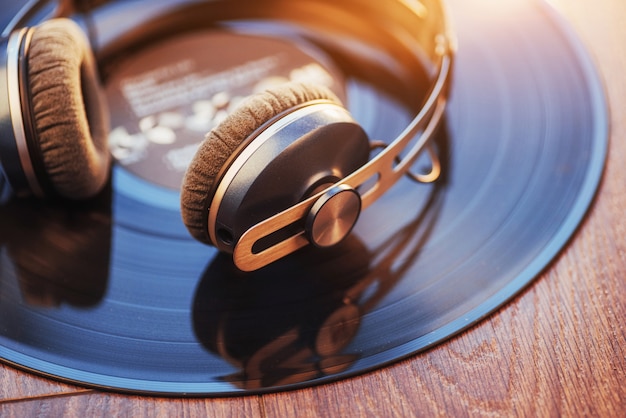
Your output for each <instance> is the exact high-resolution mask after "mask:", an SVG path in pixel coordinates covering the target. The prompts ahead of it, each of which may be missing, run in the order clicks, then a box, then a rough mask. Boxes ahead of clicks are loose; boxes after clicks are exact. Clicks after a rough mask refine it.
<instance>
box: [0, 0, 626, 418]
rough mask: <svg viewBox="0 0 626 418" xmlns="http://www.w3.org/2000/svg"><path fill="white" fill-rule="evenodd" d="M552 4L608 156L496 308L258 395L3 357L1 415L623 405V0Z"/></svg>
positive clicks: (394, 412)
mask: <svg viewBox="0 0 626 418" xmlns="http://www.w3.org/2000/svg"><path fill="white" fill-rule="evenodd" d="M467 1H471V0H467ZM552 3H553V4H554V5H555V7H556V8H557V9H558V10H560V11H561V12H562V13H563V14H564V15H565V16H566V18H567V19H569V20H570V21H571V22H572V23H573V25H574V27H575V29H576V30H577V31H578V33H579V35H580V37H581V38H582V39H583V41H584V43H585V44H586V45H587V46H588V47H589V49H590V50H591V53H592V56H593V58H594V59H595V60H596V62H597V64H598V66H599V68H600V71H601V73H602V77H603V79H604V81H605V83H606V86H607V95H608V98H609V102H610V108H611V144H610V152H609V156H608V165H607V168H606V172H605V178H604V181H603V183H602V185H601V188H600V191H599V194H598V197H597V199H596V202H595V204H594V205H593V207H592V208H591V210H590V212H589V215H588V216H587V218H586V220H585V221H584V222H583V225H582V226H581V228H580V229H579V231H578V233H577V234H576V236H575V237H574V238H573V239H572V241H571V242H570V244H569V245H568V246H567V247H566V248H565V249H564V251H563V252H562V253H561V254H560V256H559V257H558V258H557V259H556V260H555V261H554V262H553V263H552V264H551V266H550V267H549V268H548V269H547V270H546V271H545V272H544V273H543V274H542V275H541V276H540V277H539V278H538V279H537V280H536V281H535V282H534V283H533V284H532V285H531V286H530V287H529V288H527V289H526V290H525V291H524V292H523V293H522V294H521V295H519V296H518V297H517V298H515V299H514V300H513V301H511V302H510V303H508V304H507V305H506V306H505V307H503V308H502V309H500V310H499V311H498V312H496V313H495V314H493V315H491V316H490V317H488V318H487V319H486V320H484V321H482V322H480V323H479V324H478V325H476V326H475V327H473V328H471V329H470V330H468V331H466V332H464V333H462V334H461V335H459V336H457V337H455V338H453V339H452V340H450V341H448V342H447V343H444V344H442V345H440V346H438V347H436V348H434V349H432V350H430V351H428V352H426V353H423V354H420V355H416V356H413V357H411V358H409V359H407V360H404V361H401V362H399V363H396V364H394V365H392V366H390V367H386V368H383V369H381V370H378V371H375V372H372V373H369V374H366V375H363V376H359V377H355V378H351V379H348V380H343V381H340V382H337V383H332V384H326V385H323V386H318V387H313V388H309V389H303V390H297V391H291V392H284V393H277V394H270V395H262V396H246V397H238V398H218V399H175V398H150V397H138V396H124V395H118V394H111V393H106V392H100V391H94V390H86V389H83V388H80V387H75V386H70V385H65V384H60V383H57V382H55V381H53V380H48V379H45V378H40V377H36V376H34V375H31V374H29V373H25V372H22V371H18V370H16V369H13V368H11V367H9V366H1V365H0V416H1V417H13V416H14V417H26V416H80V417H86V416H101V415H105V416H112V415H116V416H133V417H141V416H168V417H171V416H212V417H222V416H224V417H227V416H261V417H265V416H269V417H284V416H298V417H302V416H342V417H347V416H372V417H390V416H525V417H526V416H594V417H595V416H604V417H614V416H626V330H625V327H626V216H625V214H626V2H624V1H623V0H596V1H593V2H591V1H589V0H553V1H552Z"/></svg>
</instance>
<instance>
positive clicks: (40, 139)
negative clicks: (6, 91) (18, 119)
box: [26, 19, 110, 199]
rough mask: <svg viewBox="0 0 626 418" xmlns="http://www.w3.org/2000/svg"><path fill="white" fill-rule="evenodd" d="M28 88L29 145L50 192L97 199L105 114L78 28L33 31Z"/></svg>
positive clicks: (104, 155) (65, 24)
mask: <svg viewBox="0 0 626 418" xmlns="http://www.w3.org/2000/svg"><path fill="white" fill-rule="evenodd" d="M26 83H27V88H28V91H29V93H30V110H31V118H32V121H33V122H32V123H33V128H34V135H35V138H34V141H33V142H34V143H35V144H36V145H37V146H38V149H39V158H41V160H42V162H43V168H44V171H45V174H46V175H47V177H48V179H49V182H50V183H51V184H52V188H53V189H54V192H56V193H57V194H59V195H61V196H64V197H68V198H74V199H81V198H86V197H90V196H92V195H94V194H96V193H97V192H99V191H100V190H101V189H102V187H103V186H104V185H105V183H106V181H107V179H108V174H109V161H110V156H109V152H108V148H107V132H108V114H107V112H106V111H105V110H106V106H105V103H104V98H103V94H102V92H101V88H100V84H99V81H98V75H97V70H96V66H95V60H94V58H93V55H92V52H91V49H90V47H89V43H88V41H87V39H86V36H85V35H84V33H83V32H82V30H81V29H80V28H79V27H78V25H77V24H76V23H74V22H73V21H71V20H69V19H53V20H50V21H46V22H44V23H43V24H41V25H40V26H37V27H36V28H34V30H33V35H32V40H31V43H30V48H29V50H28V72H27V80H26Z"/></svg>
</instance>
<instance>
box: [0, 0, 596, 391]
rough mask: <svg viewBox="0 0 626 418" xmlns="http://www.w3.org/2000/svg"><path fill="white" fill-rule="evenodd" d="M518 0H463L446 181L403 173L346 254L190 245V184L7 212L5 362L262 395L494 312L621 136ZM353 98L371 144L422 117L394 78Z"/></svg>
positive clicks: (445, 149)
mask: <svg viewBox="0 0 626 418" xmlns="http://www.w3.org/2000/svg"><path fill="white" fill-rule="evenodd" d="M502 3H503V2H498V1H492V0H479V1H477V2H471V3H469V2H464V1H461V0H454V1H451V2H450V6H451V10H452V13H453V17H454V19H455V25H456V31H457V34H458V38H459V50H458V54H457V60H456V69H455V77H454V82H453V84H452V91H451V101H450V106H449V110H448V112H447V115H446V123H445V126H444V129H443V130H442V134H441V135H440V136H439V137H438V139H437V145H438V147H439V148H440V151H441V152H442V154H443V155H444V156H445V158H444V159H443V160H444V161H443V162H444V165H443V167H442V168H443V170H444V177H443V178H442V181H440V182H438V183H436V184H435V185H430V186H423V185H416V184H414V183H412V182H411V181H409V180H402V181H401V182H400V183H398V184H397V185H396V186H395V187H394V188H393V189H392V190H391V191H390V192H389V193H388V194H386V195H385V196H383V197H382V198H381V199H380V200H379V201H378V202H376V203H375V204H374V205H373V206H371V207H370V208H368V210H367V211H365V212H364V213H363V214H362V215H361V218H360V220H359V223H358V224H357V226H356V227H355V229H354V232H353V234H351V235H350V237H349V238H348V239H347V241H346V242H345V243H344V244H342V245H340V246H339V247H338V248H335V249H331V250H324V251H321V250H314V249H309V250H304V251H301V252H299V253H297V254H295V255H294V256H293V257H288V258H287V259H285V260H283V261H281V262H278V263H276V264H274V265H272V266H269V267H268V268H266V269H263V270H261V271H259V272H257V273H254V274H252V275H243V274H241V273H238V272H237V271H235V269H234V268H233V267H232V264H231V262H230V259H229V257H228V256H224V255H219V254H217V253H216V252H215V250H213V249H211V248H209V247H206V246H203V245H201V244H198V243H196V242H195V241H193V240H192V239H190V238H189V237H188V236H187V234H186V231H185V229H184V227H183V226H182V224H181V222H180V217H179V213H178V209H177V205H176V202H175V199H172V198H171V197H172V196H171V193H168V192H166V191H159V190H158V189H153V188H151V187H148V186H146V185H145V184H143V183H142V181H141V180H137V179H134V178H133V177H132V176H129V175H128V174H125V173H124V172H123V171H120V170H116V171H115V176H114V180H113V182H112V188H111V189H110V190H108V191H107V192H106V193H104V194H103V195H102V196H101V197H100V198H99V199H97V200H96V201H93V202H88V203H84V204H79V205H76V206H72V207H70V208H68V207H67V205H62V204H41V203H34V202H21V203H13V204H11V205H9V206H7V207H4V208H2V209H0V245H1V246H2V249H1V252H0V357H2V358H3V359H4V360H5V361H7V362H9V363H10V364H14V365H17V366H18V367H23V368H26V369H30V370H34V371H36V372H38V373H43V374H45V375H50V376H54V377H58V378H61V379H63V380H69V381H73V382H78V383H82V384H86V385H89V386H97V387H104V388H111V389H114V390H122V391H131V392H142V393H158V394H177V395H227V394H244V393H256V392H265V391H275V390H283V389H289V388H295V387H301V386H306V385H312V384H317V383H321V382H325V381H329V380H333V379H338V378H342V377H346V376H350V375H354V374H356V373H360V372H364V371H367V370H371V369H374V368H378V367H382V366H384V365H386V364H388V363H389V362H392V361H395V360H398V359H400V358H403V357H405V356H407V355H410V354H412V353H415V352H417V351H420V350H424V349H426V348H428V347H430V346H432V345H433V344H436V343H438V342H440V341H442V340H444V339H446V338H449V337H450V336H452V335H454V334H455V333H457V332H460V331H462V330H463V329H464V328H466V327H468V326H470V325H472V324H473V323H475V322H476V321H478V320H480V319H481V318H482V317H484V316H485V315H487V314H489V313H490V312H492V311H493V310H494V309H495V308H497V307H498V306H500V305H501V304H502V303H504V302H506V301H507V300H508V299H509V298H510V297H512V296H513V295H515V294H516V293H517V292H518V291H519V290H521V289H522V288H523V287H524V286H526V285H527V284H528V283H529V282H530V281H532V279H533V278H534V277H535V276H536V275H537V274H538V273H539V272H540V271H541V270H542V269H543V268H544V267H545V266H546V265H547V264H548V263H549V262H550V261H551V260H552V259H553V257H554V256H555V255H556V254H558V251H559V250H560V248H562V246H563V245H565V244H566V242H567V241H568V240H569V239H570V237H571V236H572V234H573V233H574V232H575V229H576V227H577V225H578V223H579V222H580V221H581V220H582V219H583V216H584V214H585V212H586V210H587V208H588V206H589V204H590V203H591V201H592V199H593V196H594V193H595V189H596V187H597V185H598V182H599V181H600V178H601V174H602V169H603V164H604V157H605V152H606V145H607V144H606V138H607V121H606V120H607V114H606V112H607V110H606V108H605V106H604V102H603V95H602V88H601V85H600V84H599V82H598V80H597V78H596V76H595V72H594V71H593V69H592V66H591V64H590V60H589V58H588V56H587V55H586V54H585V53H584V51H583V49H582V48H581V45H579V43H578V42H577V41H576V40H575V38H574V37H572V35H571V34H570V32H569V30H568V29H567V26H566V25H565V24H563V23H562V22H561V21H560V19H559V18H558V17H556V16H554V15H553V14H552V12H551V11H550V10H549V8H547V7H546V6H545V5H543V4H542V3H538V2H525V1H511V2H506V4H502ZM484 10H489V13H483V11H484ZM351 94H353V95H354V96H353V100H352V101H349V102H350V103H353V104H354V105H353V106H350V107H351V110H352V112H353V114H354V116H355V118H356V119H357V120H359V121H361V123H362V124H363V126H364V127H365V129H366V130H368V132H370V135H371V136H372V137H377V136H379V135H380V133H381V132H387V131H389V130H392V131H393V130H396V131H397V130H401V129H402V128H403V126H404V125H405V124H406V123H407V120H406V117H405V115H403V113H402V111H399V110H398V108H397V105H394V104H393V101H390V100H386V98H384V97H383V98H381V97H379V96H377V94H378V93H377V91H376V90H375V89H369V90H368V89H362V90H358V91H356V92H352V93H351ZM400 110H401V109H400Z"/></svg>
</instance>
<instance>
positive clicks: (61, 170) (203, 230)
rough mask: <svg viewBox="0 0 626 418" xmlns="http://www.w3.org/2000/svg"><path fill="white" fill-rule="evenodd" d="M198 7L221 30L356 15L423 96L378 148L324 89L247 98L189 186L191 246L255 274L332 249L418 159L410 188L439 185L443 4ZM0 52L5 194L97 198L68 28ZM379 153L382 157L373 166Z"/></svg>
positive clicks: (88, 91)
mask: <svg viewBox="0 0 626 418" xmlns="http://www.w3.org/2000/svg"><path fill="white" fill-rule="evenodd" d="M76 3H77V4H78V3H83V2H78V1H76ZM96 3H98V2H96ZM103 3H104V4H105V6H102V7H106V5H107V4H120V5H121V6H122V8H123V7H124V6H125V5H124V3H123V2H106V1H105V2H103ZM196 3H197V4H196ZM205 3H206V7H207V9H210V10H211V12H213V13H217V14H218V15H220V16H221V17H223V18H224V19H225V20H226V19H228V18H232V17H233V16H238V15H239V14H244V16H243V17H244V18H247V19H250V20H254V19H263V18H264V17H265V16H266V15H267V16H269V18H274V17H276V18H282V17H284V16H296V18H294V21H293V24H298V20H299V19H300V20H301V21H302V22H307V21H308V20H310V19H328V20H329V21H333V25H338V26H341V25H344V24H345V25H350V24H351V23H350V22H345V23H344V22H339V21H338V20H333V19H334V18H333V17H332V16H333V14H332V13H330V11H331V7H339V8H340V10H341V11H342V12H345V14H346V16H349V15H350V13H352V12H354V13H358V14H359V15H360V16H364V17H365V19H371V21H372V22H374V21H376V22H378V21H380V24H381V25H382V26H384V27H385V31H386V32H385V34H382V33H380V34H377V33H376V32H373V31H372V30H371V29H370V28H367V27H359V28H357V29H356V30H355V32H358V33H360V34H361V35H362V36H364V37H367V38H368V40H369V41H371V42H372V43H373V44H376V43H377V42H378V38H381V37H382V38H385V39H387V38H392V39H393V42H395V43H397V48H396V49H397V50H400V51H402V52H403V53H407V54H409V55H410V57H408V58H407V59H409V60H413V61H416V62H420V63H421V65H423V67H424V70H425V72H426V73H428V74H429V80H430V83H431V85H430V86H429V88H428V94H427V97H426V99H425V100H424V102H423V104H422V106H421V109H420V110H419V112H418V113H417V114H415V115H414V117H413V118H412V120H411V121H410V123H409V125H408V126H407V127H406V129H405V130H404V131H403V132H402V133H401V134H400V135H398V136H397V138H396V139H394V140H392V141H389V142H388V143H385V144H384V145H383V146H381V143H380V142H378V141H370V140H369V139H368V137H367V135H366V133H365V131H364V129H362V128H361V127H360V126H359V124H358V123H357V122H356V121H355V120H354V119H353V117H352V116H351V115H350V113H349V112H348V110H347V109H346V108H345V107H344V106H343V105H342V104H341V101H340V100H339V99H338V98H337V97H336V95H335V94H333V93H332V92H331V91H330V90H328V89H327V88H325V87H323V86H318V85H313V84H307V83H291V84H285V85H280V86H277V87H275V88H273V89H270V90H268V91H266V92H262V93H260V94H258V95H254V96H252V97H250V98H249V99H248V100H247V101H245V102H244V103H243V104H241V105H240V106H239V108H238V109H237V110H236V111H234V112H233V113H232V114H230V115H229V116H228V117H227V118H226V120H225V121H224V122H223V123H222V124H221V125H220V126H218V127H217V128H215V129H213V130H212V131H211V132H210V133H209V134H208V135H207V137H206V139H205V141H204V142H202V144H201V145H200V147H199V149H198V152H197V154H196V156H195V158H194V159H193V161H192V162H191V164H190V165H189V169H188V170H187V173H186V175H185V178H184V182H183V184H182V187H181V212H182V218H183V221H184V223H185V225H186V226H187V228H188V230H189V231H190V233H191V235H192V236H193V237H194V238H196V239H198V240H199V241H202V242H205V243H209V244H212V245H214V246H216V247H217V248H218V249H220V250H221V251H225V252H230V253H233V258H234V262H235V264H236V265H237V266H238V267H239V268H240V269H241V270H244V271H250V270H255V269H258V268H260V267H263V266H265V265H267V264H269V263H271V262H273V261H275V260H277V259H279V258H281V257H283V256H285V255H287V254H289V253H292V252H294V251H296V250H297V249H299V248H301V247H303V246H305V245H308V244H313V245H315V246H319V247H329V246H333V245H335V244H337V243H338V242H340V241H341V240H342V239H344V238H345V237H346V236H347V235H348V234H349V233H350V231H351V230H352V228H353V226H354V224H355V223H356V221H357V219H358V217H359V213H360V211H361V210H362V209H364V208H366V207H368V206H369V205H370V204H371V203H372V202H373V201H375V200H376V199H377V198H378V197H379V196H381V195H382V194H383V193H384V192H385V191H386V190H388V189H389V188H390V187H391V186H392V185H393V184H394V183H395V182H396V181H397V180H398V179H399V178H401V177H402V176H404V175H407V174H410V168H411V166H412V165H413V164H414V162H415V161H416V160H417V158H418V156H419V155H420V154H421V153H422V152H423V151H424V150H427V151H428V153H429V155H430V157H431V160H432V163H433V164H432V171H431V173H429V174H427V175H417V176H416V175H413V174H410V175H412V176H413V177H415V178H416V179H417V180H419V181H426V182H428V181H432V180H434V179H435V178H436V177H437V176H438V170H439V166H438V160H437V155H436V153H435V152H434V151H433V149H432V148H430V147H429V140H430V139H431V137H432V136H433V134H434V132H435V130H436V128H437V126H438V125H439V123H440V121H441V119H442V117H443V112H444V108H445V104H446V95H447V85H448V82H449V75H450V73H451V61H452V53H453V49H454V45H453V44H454V43H453V38H452V36H451V32H450V28H449V22H448V18H447V14H446V12H445V9H444V7H443V5H442V1H441V0H422V1H412V0H411V1H409V0H396V1H388V2H368V3H363V2H360V1H356V0H343V1H340V2H337V1H330V0H317V1H307V2H306V5H305V4H304V3H298V6H296V5H295V3H292V2H286V1H283V0H266V1H264V2H258V1H256V2H248V1H243V2H228V1H207V2H205ZM201 4H204V3H202V2H197V1H191V0H188V1H185V0H176V1H173V2H169V3H168V2H165V1H157V2H144V4H143V6H144V7H148V8H149V7H152V8H153V9H154V10H155V11H156V12H155V15H157V16H158V15H159V13H160V12H159V11H163V10H167V9H168V8H172V9H176V8H177V7H186V6H189V7H192V6H193V7H196V6H198V5H201ZM305 6H306V7H305ZM268 10H269V11H270V12H268ZM303 10H318V11H319V16H314V17H310V16H305V15H304V14H303V13H304V12H303ZM324 10H328V11H329V13H328V16H325V15H324V13H323V11H324ZM347 11H350V13H348V12H347ZM316 14H317V13H316ZM147 15H150V13H147ZM303 16H304V17H303ZM196 18H198V17H196ZM154 22H157V23H158V22H159V19H158V18H155V19H154ZM338 22H339V23H338ZM389 22H394V27H388V26H389ZM378 24H379V23H377V25H378ZM155 25H156V23H154V24H153V25H152V26H155ZM133 30H134V28H133ZM387 32H389V33H387ZM121 38H123V36H121ZM120 44H124V42H120ZM0 48H1V51H0V56H1V57H2V58H0V59H2V60H3V61H2V62H1V63H0V64H2V65H0V73H2V74H0V84H1V87H0V89H1V90H0V134H1V135H2V138H0V139H1V141H0V163H1V167H0V168H1V169H2V176H0V177H2V180H0V186H2V184H3V183H4V184H6V185H8V187H10V188H11V189H12V191H13V192H14V193H15V194H16V195H19V196H21V195H28V194H34V195H37V196H45V195H48V194H58V195H61V196H64V197H68V198H76V199H79V198H85V197H89V196H92V195H94V194H95V193H97V192H98V191H99V190H100V189H101V188H102V186H103V185H104V183H105V182H106V178H107V173H108V163H109V157H108V153H107V150H106V134H105V130H106V129H105V128H106V127H107V122H106V112H105V111H104V110H102V109H103V108H104V106H102V105H101V102H102V98H101V93H100V90H99V88H98V80H97V75H96V70H95V64H94V62H95V60H94V58H93V56H92V53H91V50H90V47H89V43H88V42H87V38H86V36H85V34H84V32H83V31H82V30H81V29H80V27H79V26H78V25H76V24H75V23H72V21H71V20H68V19H51V20H47V21H45V22H43V23H41V24H39V25H37V26H35V27H32V28H22V29H16V30H14V31H13V32H12V33H10V34H9V35H8V36H6V39H3V41H2V44H1V45H0ZM377 148H384V149H382V151H380V152H378V154H376V155H375V156H374V157H373V158H370V154H371V153H372V151H373V150H374V149H377ZM3 194H5V195H6V194H7V193H6V192H5V193H2V192H0V195H3Z"/></svg>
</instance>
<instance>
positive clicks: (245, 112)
mask: <svg viewBox="0 0 626 418" xmlns="http://www.w3.org/2000/svg"><path fill="white" fill-rule="evenodd" d="M314 100H329V101H331V102H333V103H336V104H341V101H340V100H339V99H338V98H337V96H335V94H334V93H332V92H331V91H330V90H329V89H328V88H326V87H324V86H318V85H313V84H305V83H296V82H293V83H286V84H281V85H279V86H276V87H274V88H271V89H268V90H266V91H264V92H261V93H258V94H255V95H253V96H251V97H249V98H248V99H247V100H245V101H244V102H242V103H241V104H240V105H239V106H238V107H237V109H236V110H235V111H234V112H233V113H231V114H230V115H229V116H228V117H227V118H226V119H225V120H224V121H223V122H222V123H221V124H220V125H219V126H217V127H216V128H214V129H213V130H212V131H211V132H209V133H208V134H207V136H206V138H205V139H204V141H203V142H202V143H201V144H200V147H199V149H198V151H197V153H196V155H195V156H194V158H193V160H192V162H191V164H190V165H189V168H188V169H187V172H186V173H185V177H184V179H183V184H182V190H181V213H182V218H183V222H184V223H185V225H186V226H187V229H188V230H189V232H190V234H191V235H192V236H193V237H194V238H196V239H197V240H199V241H201V242H204V243H207V244H211V241H210V238H209V234H208V230H207V221H208V208H209V206H210V204H211V200H212V199H213V194H214V193H215V189H216V187H215V186H216V184H215V183H216V181H217V177H218V175H219V173H220V171H221V170H222V167H223V166H224V165H225V164H226V163H227V162H228V161H229V160H230V159H231V156H232V154H233V153H234V152H235V151H236V150H237V148H239V146H240V145H242V144H243V143H244V142H245V140H246V139H247V138H248V137H250V136H251V135H252V134H253V133H254V132H255V131H256V130H257V129H259V128H260V127H261V126H262V125H263V124H265V123H267V122H268V121H270V120H271V119H273V118H275V117H276V116H278V115H280V114H282V113H284V112H287V111H289V110H290V109H293V108H297V107H298V106H301V105H303V104H306V103H307V102H310V101H314Z"/></svg>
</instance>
